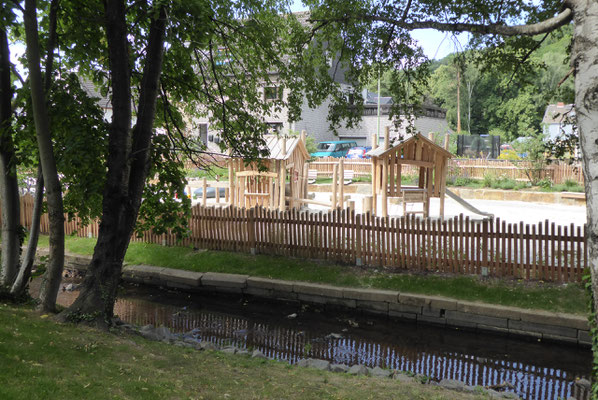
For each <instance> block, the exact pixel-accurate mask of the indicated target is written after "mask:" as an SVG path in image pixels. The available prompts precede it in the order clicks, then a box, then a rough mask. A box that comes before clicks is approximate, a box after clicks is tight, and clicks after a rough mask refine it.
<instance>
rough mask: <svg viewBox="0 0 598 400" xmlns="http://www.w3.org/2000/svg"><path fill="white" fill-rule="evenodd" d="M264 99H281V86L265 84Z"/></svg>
mask: <svg viewBox="0 0 598 400" xmlns="http://www.w3.org/2000/svg"><path fill="white" fill-rule="evenodd" d="M264 100H265V101H274V100H282V88H279V87H276V86H267V87H265V88H264Z"/></svg>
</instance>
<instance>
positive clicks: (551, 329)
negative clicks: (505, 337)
mask: <svg viewBox="0 0 598 400" xmlns="http://www.w3.org/2000/svg"><path fill="white" fill-rule="evenodd" d="M521 318H522V320H521V321H511V320H509V331H511V330H517V331H525V332H537V333H547V334H549V335H557V336H565V337H570V338H577V329H575V328H568V327H565V326H557V325H546V324H539V323H533V322H527V321H524V320H523V315H522V317H521Z"/></svg>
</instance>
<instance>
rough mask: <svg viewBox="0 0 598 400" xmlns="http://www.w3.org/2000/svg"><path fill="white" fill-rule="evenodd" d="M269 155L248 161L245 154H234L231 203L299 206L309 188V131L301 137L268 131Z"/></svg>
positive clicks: (230, 186)
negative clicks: (307, 141)
mask: <svg viewBox="0 0 598 400" xmlns="http://www.w3.org/2000/svg"><path fill="white" fill-rule="evenodd" d="M264 139H265V141H266V146H267V148H268V150H269V154H270V155H269V157H268V158H267V159H264V160H261V165H262V166H263V167H265V168H266V170H261V171H260V169H259V168H258V163H249V164H246V163H245V160H243V159H242V158H237V157H231V158H230V159H229V164H228V168H229V171H228V175H229V193H230V198H229V202H230V204H232V205H234V206H236V207H243V208H251V207H255V206H262V207H266V208H270V209H279V210H281V211H284V210H286V209H287V201H288V206H289V208H298V207H300V206H301V202H299V201H296V199H303V198H304V197H305V196H306V192H307V160H308V159H309V158H310V155H309V153H308V151H307V148H306V147H305V132H302V133H301V136H300V137H288V138H287V137H282V136H280V137H279V136H275V135H267V136H265V137H264Z"/></svg>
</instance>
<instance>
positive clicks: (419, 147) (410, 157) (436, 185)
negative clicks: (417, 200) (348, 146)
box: [367, 133, 453, 216]
mask: <svg viewBox="0 0 598 400" xmlns="http://www.w3.org/2000/svg"><path fill="white" fill-rule="evenodd" d="M387 134H388V133H387ZM385 142H386V145H385V146H380V147H378V148H376V149H374V150H371V151H369V152H368V153H367V154H368V155H369V156H371V157H372V196H373V197H374V209H375V208H376V206H375V201H376V200H375V199H376V195H377V194H381V195H382V202H383V203H382V204H383V206H382V207H383V211H382V214H383V215H386V208H387V207H386V197H387V196H391V197H403V195H404V193H405V192H406V190H411V189H408V188H407V187H403V186H402V182H401V169H402V165H413V166H416V167H419V179H418V185H417V186H418V188H419V189H421V192H422V194H421V196H422V201H423V203H424V216H427V215H428V210H429V198H430V197H439V198H440V215H441V216H443V215H444V194H445V188H446V175H447V172H448V171H447V166H448V159H449V158H451V157H452V156H453V155H452V154H451V153H450V152H448V151H447V150H445V149H443V148H442V147H440V146H438V145H437V144H436V143H434V142H433V141H431V140H429V139H427V138H426V137H424V136H423V135H422V134H420V133H418V134H415V135H413V136H412V137H410V138H409V139H407V140H405V141H403V142H401V143H399V144H397V145H395V146H393V147H390V148H387V147H388V141H387V139H386V140H385ZM406 200H407V199H405V198H403V202H405V201H406Z"/></svg>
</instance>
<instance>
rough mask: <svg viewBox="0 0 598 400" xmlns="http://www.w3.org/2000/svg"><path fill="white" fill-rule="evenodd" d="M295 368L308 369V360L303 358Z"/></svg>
mask: <svg viewBox="0 0 598 400" xmlns="http://www.w3.org/2000/svg"><path fill="white" fill-rule="evenodd" d="M297 366H298V367H302V368H307V367H309V359H307V358H303V359H301V360H299V361H297Z"/></svg>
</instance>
